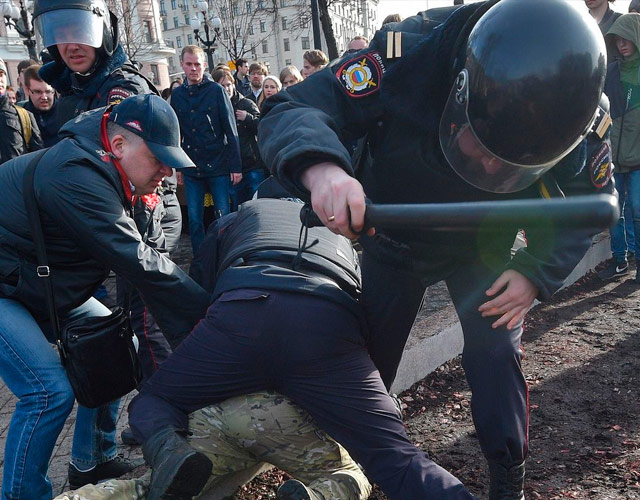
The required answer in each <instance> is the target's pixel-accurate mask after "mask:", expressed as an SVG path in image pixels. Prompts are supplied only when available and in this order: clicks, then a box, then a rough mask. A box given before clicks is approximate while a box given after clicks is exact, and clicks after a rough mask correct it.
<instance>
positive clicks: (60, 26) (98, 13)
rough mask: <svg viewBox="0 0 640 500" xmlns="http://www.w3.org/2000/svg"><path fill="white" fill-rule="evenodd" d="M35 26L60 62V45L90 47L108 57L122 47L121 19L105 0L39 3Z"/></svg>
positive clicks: (52, 0) (70, 0) (55, 0)
mask: <svg viewBox="0 0 640 500" xmlns="http://www.w3.org/2000/svg"><path fill="white" fill-rule="evenodd" d="M33 23H34V25H35V28H36V29H37V30H38V32H39V33H40V36H41V37H42V42H43V44H44V46H45V47H47V48H48V49H49V52H50V53H51V55H52V56H53V57H54V59H56V60H58V61H59V60H60V56H59V54H58V50H57V48H56V45H57V44H60V43H79V44H83V45H89V46H90V47H94V48H95V49H97V53H98V54H99V55H101V56H106V57H109V56H111V55H112V54H113V52H114V50H115V49H116V48H117V46H118V31H117V26H118V23H117V19H116V18H115V16H114V15H113V14H112V13H110V12H109V9H108V8H107V5H106V3H105V2H104V0H36V2H35V4H34V12H33Z"/></svg>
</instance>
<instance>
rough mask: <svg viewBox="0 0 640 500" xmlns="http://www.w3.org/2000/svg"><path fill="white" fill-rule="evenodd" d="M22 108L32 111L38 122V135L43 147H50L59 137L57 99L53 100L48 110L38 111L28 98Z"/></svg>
mask: <svg viewBox="0 0 640 500" xmlns="http://www.w3.org/2000/svg"><path fill="white" fill-rule="evenodd" d="M24 109H26V110H27V111H30V112H31V113H33V116H34V117H35V119H36V122H37V123H38V128H39V129H40V135H41V136H42V142H43V144H44V147H45V148H50V147H51V146H53V145H54V144H57V143H58V142H59V141H60V139H59V138H58V118H57V112H58V99H55V100H54V101H53V106H51V109H50V110H48V111H40V110H39V109H37V108H36V107H35V106H34V105H33V103H32V102H31V99H29V100H28V101H27V102H26V103H25V105H24Z"/></svg>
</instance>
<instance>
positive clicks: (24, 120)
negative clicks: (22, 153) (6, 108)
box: [14, 105, 32, 151]
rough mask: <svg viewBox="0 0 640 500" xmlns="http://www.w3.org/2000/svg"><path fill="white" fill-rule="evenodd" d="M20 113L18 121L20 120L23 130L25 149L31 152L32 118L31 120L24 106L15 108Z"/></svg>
mask: <svg viewBox="0 0 640 500" xmlns="http://www.w3.org/2000/svg"><path fill="white" fill-rule="evenodd" d="M14 107H15V108H16V111H17V112H18V119H19V120H20V127H21V128H22V135H23V139H24V145H25V149H26V150H27V151H29V150H30V149H31V134H32V129H31V118H29V112H28V111H27V110H26V109H24V108H23V107H22V106H15V105H14Z"/></svg>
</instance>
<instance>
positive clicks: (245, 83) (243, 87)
mask: <svg viewBox="0 0 640 500" xmlns="http://www.w3.org/2000/svg"><path fill="white" fill-rule="evenodd" d="M233 79H234V81H235V86H236V90H237V91H238V92H239V93H240V95H241V96H243V97H247V95H249V93H250V92H251V83H249V77H248V76H246V75H245V77H244V78H243V79H240V78H238V72H237V71H236V73H235V75H234V76H233Z"/></svg>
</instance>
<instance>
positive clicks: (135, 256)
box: [35, 161, 209, 346]
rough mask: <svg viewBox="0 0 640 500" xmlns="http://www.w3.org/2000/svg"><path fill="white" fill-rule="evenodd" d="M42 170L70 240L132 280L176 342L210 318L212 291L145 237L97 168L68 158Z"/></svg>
mask: <svg viewBox="0 0 640 500" xmlns="http://www.w3.org/2000/svg"><path fill="white" fill-rule="evenodd" d="M49 172H50V173H49ZM38 174H39V173H38V172H36V183H35V185H36V196H37V198H38V201H39V204H40V207H41V211H43V212H45V213H46V215H47V216H48V217H50V218H52V219H53V220H54V221H55V222H56V223H57V224H58V225H59V226H60V228H61V231H62V234H63V235H64V237H65V238H71V239H72V240H74V241H75V242H76V243H77V245H78V246H79V247H80V248H82V249H83V250H84V251H86V252H87V253H88V254H89V255H91V256H92V257H93V258H94V259H95V260H97V261H99V262H102V263H104V264H105V265H106V266H108V267H109V268H110V269H112V270H113V271H114V272H115V273H116V274H118V275H119V276H121V277H122V278H124V279H125V280H127V281H128V282H129V283H131V284H132V285H133V286H134V287H135V288H136V289H137V290H138V291H139V292H140V293H141V295H142V298H143V300H144V302H145V304H146V305H147V306H148V307H149V309H150V310H151V313H152V314H153V316H154V317H155V318H156V320H157V322H158V325H159V326H160V328H161V329H162V331H163V332H164V333H165V334H166V335H167V337H168V340H169V342H170V344H171V345H172V346H176V345H177V344H178V343H179V341H180V340H181V339H182V338H184V337H185V336H186V335H188V334H189V332H190V331H191V329H192V327H193V326H194V325H195V324H196V322H197V321H199V320H200V319H201V318H202V317H203V316H204V314H205V312H206V309H207V307H208V304H209V296H208V294H207V293H206V292H205V291H204V290H203V289H202V288H201V287H200V286H199V285H197V284H196V283H195V282H194V281H193V280H192V279H190V278H189V277H188V276H187V275H186V274H185V273H184V271H182V270H181V269H180V268H179V267H178V266H177V265H176V264H174V263H173V262H172V261H171V260H169V259H168V258H166V257H164V256H163V255H161V254H160V253H158V251H157V250H155V249H153V248H151V247H150V246H148V245H146V244H145V243H144V242H143V241H142V239H141V236H140V233H139V232H138V230H137V228H136V225H135V222H134V220H133V219H131V218H130V217H129V216H128V214H127V213H126V211H125V209H124V207H123V204H122V199H121V196H120V194H119V193H118V192H117V191H116V189H115V188H114V186H113V185H112V184H110V183H109V182H108V181H107V180H105V179H104V178H103V177H102V176H101V175H100V174H99V173H98V172H97V171H96V170H95V167H93V166H92V165H90V164H84V163H81V162H80V161H78V162H68V163H67V164H65V165H64V167H62V169H55V170H51V171H48V172H47V173H45V174H41V175H40V176H39V175H38ZM47 174H48V175H47ZM43 176H45V177H44V178H43ZM38 177H40V179H38ZM39 186H46V188H38V187H39ZM54 279H55V278H54Z"/></svg>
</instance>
